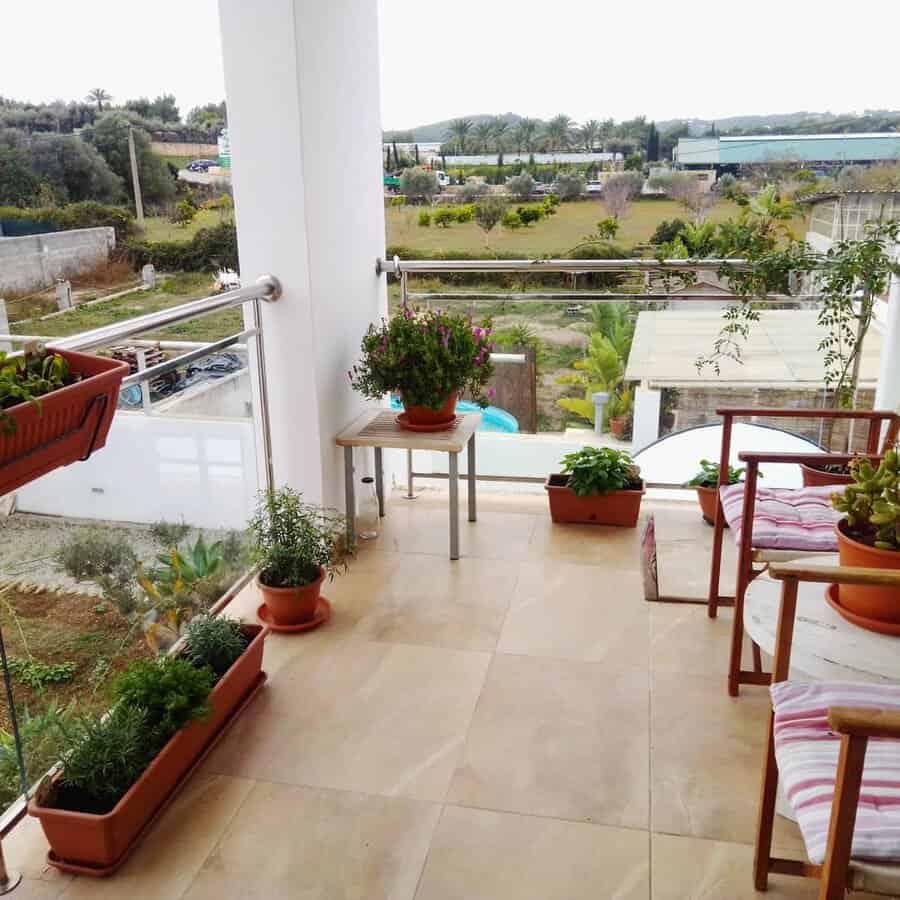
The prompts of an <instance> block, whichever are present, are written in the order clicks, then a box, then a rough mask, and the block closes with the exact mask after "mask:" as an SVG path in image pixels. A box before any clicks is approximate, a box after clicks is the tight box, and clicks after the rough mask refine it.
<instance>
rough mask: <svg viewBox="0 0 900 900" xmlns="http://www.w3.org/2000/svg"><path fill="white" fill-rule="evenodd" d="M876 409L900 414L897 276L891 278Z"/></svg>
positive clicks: (899, 283) (899, 280) (899, 295)
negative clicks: (889, 410)
mask: <svg viewBox="0 0 900 900" xmlns="http://www.w3.org/2000/svg"><path fill="white" fill-rule="evenodd" d="M875 409H894V410H897V411H898V412H900V278H898V277H897V276H896V275H892V276H891V289H890V292H889V294H888V304H887V321H886V322H885V328H884V336H883V337H882V340H881V370H880V372H879V374H878V387H877V388H876V390H875Z"/></svg>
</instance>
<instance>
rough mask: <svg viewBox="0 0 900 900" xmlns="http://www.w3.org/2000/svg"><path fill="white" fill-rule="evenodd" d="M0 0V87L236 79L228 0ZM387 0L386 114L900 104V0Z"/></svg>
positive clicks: (197, 90)
mask: <svg viewBox="0 0 900 900" xmlns="http://www.w3.org/2000/svg"><path fill="white" fill-rule="evenodd" d="M0 2H2V6H3V7H4V8H3V13H2V37H0V96H6V97H15V98H22V99H29V100H35V101H39V100H52V99H54V98H57V97H61V98H63V99H66V100H69V99H75V98H81V97H83V96H84V95H85V94H86V93H87V91H88V90H90V89H91V88H93V87H103V88H105V89H106V90H107V91H109V92H110V93H111V94H112V95H113V97H114V99H115V100H116V101H117V102H121V101H124V100H126V99H129V98H132V97H138V96H149V97H153V96H156V95H157V94H160V93H173V94H175V96H176V98H177V100H178V103H179V106H180V108H181V111H182V113H186V112H187V111H188V110H189V109H190V108H191V107H192V106H195V105H198V104H201V103H204V102H206V101H208V100H218V99H221V97H222V95H223V93H224V88H223V77H222V60H221V47H220V43H219V33H218V22H217V6H216V0H191V2H184V0H177V2H176V0H154V3H153V4H152V14H148V13H149V10H150V9H151V8H150V7H147V6H146V5H145V4H141V5H139V4H133V3H129V2H125V3H123V2H122V0H78V2H72V0H43V2H35V0H31V2H24V0H0ZM247 2H258V3H260V7H261V8H264V6H265V3H266V0H247ZM316 2H327V0H316ZM379 5H380V8H381V10H382V14H381V36H382V85H383V91H382V111H383V121H384V125H385V127H386V128H408V127H411V126H413V125H418V124H425V123H426V122H430V121H435V120H439V119H446V118H451V117H455V116H461V115H467V114H473V113H501V112H516V113H519V114H521V115H529V116H538V117H541V118H546V117H548V116H552V115H554V114H555V113H559V112H564V113H567V114H568V115H570V116H571V117H572V118H573V119H576V120H580V121H583V120H584V119H587V118H598V119H602V118H606V117H609V116H612V117H613V118H615V119H623V118H630V117H632V116H635V115H640V114H644V115H646V116H648V117H649V118H652V119H670V118H678V117H687V116H694V117H698V118H703V119H711V120H713V119H719V118H723V117H725V116H730V115H737V114H750V113H773V112H794V111H797V110H802V109H806V110H814V111H831V112H851V111H862V110H863V109H866V108H872V109H875V108H891V107H894V108H896V107H898V106H900V91H898V88H897V79H896V73H895V66H896V61H895V54H894V53H893V52H892V50H891V48H892V46H893V44H892V43H891V42H892V41H893V40H894V38H895V37H896V35H897V33H898V26H900V3H898V2H897V0H856V2H854V3H853V4H852V5H851V6H849V7H848V6H846V5H845V4H840V5H839V4H838V3H836V2H835V0H823V2H820V3H817V4H813V5H810V4H806V3H799V2H797V0H755V2H754V3H752V4H738V3H736V2H734V0H731V2H726V3H722V4H712V3H708V2H696V0H682V2H681V3H672V2H670V0H665V2H661V0H643V2H641V3H634V2H618V3H599V2H597V0H565V2H561V3H556V4H554V3H547V2H546V0H541V2H533V0H517V2H512V0H505V2H497V0H454V2H452V3H449V4H445V3H432V2H428V0H424V2H423V0H415V2H413V0H379ZM132 9H133V10H134V12H135V13H136V14H134V15H132V14H131V13H132ZM138 10H140V11H141V12H140V14H137V12H138ZM863 35H864V36H865V40H866V41H868V42H870V46H869V47H868V48H865V47H863V46H861V45H860V43H859V42H860V40H861V39H862V38H861V36H863ZM878 35H885V36H887V38H886V40H884V41H880V40H879V38H878Z"/></svg>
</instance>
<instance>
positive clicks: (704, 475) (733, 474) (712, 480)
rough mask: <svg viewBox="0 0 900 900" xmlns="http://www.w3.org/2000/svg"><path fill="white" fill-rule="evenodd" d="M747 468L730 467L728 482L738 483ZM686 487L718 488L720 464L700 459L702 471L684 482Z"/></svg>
mask: <svg viewBox="0 0 900 900" xmlns="http://www.w3.org/2000/svg"><path fill="white" fill-rule="evenodd" d="M746 471H747V470H746V469H736V468H735V467H734V466H729V467H728V482H727V483H728V484H737V483H738V482H739V481H740V480H741V478H742V477H743V475H744V472H746ZM684 486H685V487H705V488H717V487H718V486H719V464H718V463H717V462H713V461H712V460H709V459H701V460H700V471H699V472H698V473H697V474H696V475H695V476H694V477H693V478H692V479H691V480H690V481H686V482H685V483H684Z"/></svg>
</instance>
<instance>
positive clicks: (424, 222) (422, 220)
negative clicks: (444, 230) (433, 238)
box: [419, 209, 431, 228]
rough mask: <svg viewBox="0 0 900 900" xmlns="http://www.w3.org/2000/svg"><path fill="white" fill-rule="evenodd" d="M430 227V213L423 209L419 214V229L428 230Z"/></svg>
mask: <svg viewBox="0 0 900 900" xmlns="http://www.w3.org/2000/svg"><path fill="white" fill-rule="evenodd" d="M430 225H431V213H430V212H428V210H426V209H423V210H422V212H420V213H419V227H420V228H428V227H429V226H430Z"/></svg>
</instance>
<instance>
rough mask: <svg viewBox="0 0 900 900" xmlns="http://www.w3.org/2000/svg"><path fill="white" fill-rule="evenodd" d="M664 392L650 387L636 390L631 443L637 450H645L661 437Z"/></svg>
mask: <svg viewBox="0 0 900 900" xmlns="http://www.w3.org/2000/svg"><path fill="white" fill-rule="evenodd" d="M661 403H662V392H661V391H655V390H652V389H650V388H636V389H635V392H634V423H633V425H632V428H631V445H632V447H633V448H634V450H635V452H637V451H638V450H643V448H644V447H646V446H648V445H649V444H652V443H653V442H654V441H655V440H656V439H657V438H658V437H659V410H660V404H661Z"/></svg>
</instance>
